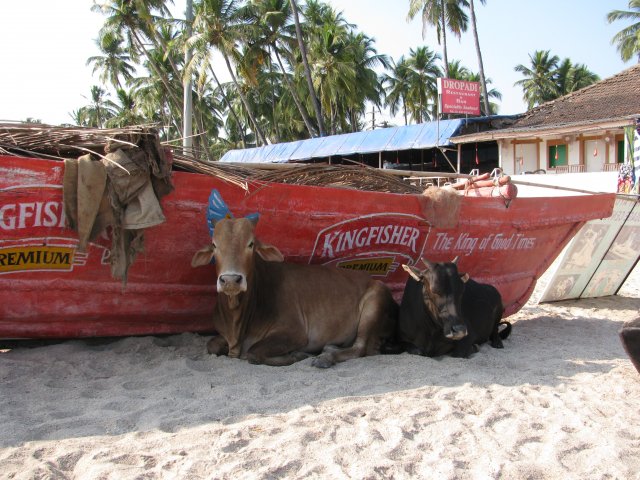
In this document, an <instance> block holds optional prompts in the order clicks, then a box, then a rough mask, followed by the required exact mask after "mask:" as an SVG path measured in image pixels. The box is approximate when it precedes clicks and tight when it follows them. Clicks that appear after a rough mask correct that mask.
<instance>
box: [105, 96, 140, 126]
mask: <svg viewBox="0 0 640 480" xmlns="http://www.w3.org/2000/svg"><path fill="white" fill-rule="evenodd" d="M116 95H117V96H118V101H119V105H118V104H115V110H114V112H113V113H114V115H113V116H112V117H111V118H109V120H107V122H106V124H105V126H107V127H108V128H122V127H126V126H130V125H140V124H143V123H144V117H143V116H142V115H140V113H138V109H137V104H136V100H135V96H134V94H132V93H131V92H127V91H125V90H123V89H119V90H117V91H116Z"/></svg>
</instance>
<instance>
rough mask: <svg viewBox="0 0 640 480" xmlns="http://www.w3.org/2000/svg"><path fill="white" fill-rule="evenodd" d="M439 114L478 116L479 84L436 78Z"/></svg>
mask: <svg viewBox="0 0 640 480" xmlns="http://www.w3.org/2000/svg"><path fill="white" fill-rule="evenodd" d="M438 95H439V97H440V113H462V114H466V115H480V84H479V83H478V82H467V81H465V80H454V79H452V78H438Z"/></svg>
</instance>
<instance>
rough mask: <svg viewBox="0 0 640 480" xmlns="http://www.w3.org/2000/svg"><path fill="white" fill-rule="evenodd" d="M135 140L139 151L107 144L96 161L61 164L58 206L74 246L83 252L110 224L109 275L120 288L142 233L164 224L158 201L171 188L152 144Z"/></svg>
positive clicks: (82, 159)
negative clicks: (75, 234) (73, 235)
mask: <svg viewBox="0 0 640 480" xmlns="http://www.w3.org/2000/svg"><path fill="white" fill-rule="evenodd" d="M138 140H139V142H138V144H140V143H143V145H142V146H141V147H138V145H136V144H133V143H132V142H128V143H127V144H126V147H124V148H123V147H122V145H123V143H122V142H121V141H114V142H112V143H110V144H109V145H107V146H106V148H105V152H106V155H105V156H104V157H103V158H102V159H101V160H99V161H98V160H94V159H93V158H92V157H91V155H84V156H82V157H80V158H78V159H77V160H65V172H64V180H63V200H64V208H65V214H66V216H67V219H68V223H69V225H70V226H71V228H73V229H75V230H76V231H77V232H78V237H79V244H78V248H79V250H80V251H84V250H85V249H86V246H87V244H88V242H90V241H91V240H93V239H95V238H96V237H97V236H98V235H99V234H100V232H102V231H103V230H104V229H105V228H106V227H107V226H111V250H110V263H111V274H112V276H113V277H114V278H117V279H121V280H122V282H123V284H126V282H127V274H128V270H129V267H130V266H131V264H132V263H133V261H134V260H135V257H136V255H137V254H138V253H139V252H141V251H143V249H144V229H145V228H148V227H152V226H155V225H158V224H160V223H162V222H164V221H165V216H164V213H163V212H162V207H161V206H160V202H159V199H160V198H161V197H162V196H164V195H166V194H168V193H169V192H171V191H172V190H173V185H172V184H171V179H170V174H171V166H170V164H169V162H168V161H167V160H166V157H165V156H164V152H163V151H162V149H161V148H160V145H159V143H157V140H156V141H155V142H154V143H152V144H149V142H148V141H147V140H146V137H142V139H138ZM145 143H146V144H145Z"/></svg>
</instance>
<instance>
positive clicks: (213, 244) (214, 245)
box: [211, 242, 218, 250]
mask: <svg viewBox="0 0 640 480" xmlns="http://www.w3.org/2000/svg"><path fill="white" fill-rule="evenodd" d="M211 248H213V249H214V250H215V249H216V248H218V246H217V245H216V242H211Z"/></svg>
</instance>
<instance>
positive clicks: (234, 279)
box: [218, 273, 247, 296]
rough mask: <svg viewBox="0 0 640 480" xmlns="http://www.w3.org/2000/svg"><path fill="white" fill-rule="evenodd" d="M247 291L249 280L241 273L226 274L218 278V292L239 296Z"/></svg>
mask: <svg viewBox="0 0 640 480" xmlns="http://www.w3.org/2000/svg"><path fill="white" fill-rule="evenodd" d="M246 291H247V279H246V277H245V276H244V275H241V274H239V273H224V274H222V275H220V276H219V277H218V292H221V293H224V294H226V295H231V296H233V295H238V294H239V293H242V292H246Z"/></svg>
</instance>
